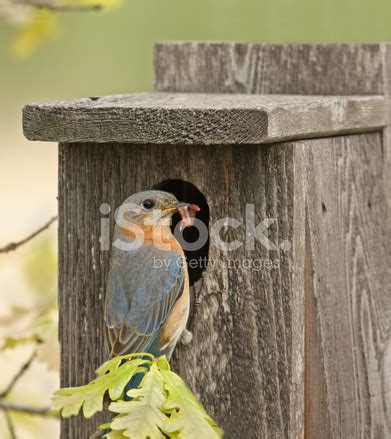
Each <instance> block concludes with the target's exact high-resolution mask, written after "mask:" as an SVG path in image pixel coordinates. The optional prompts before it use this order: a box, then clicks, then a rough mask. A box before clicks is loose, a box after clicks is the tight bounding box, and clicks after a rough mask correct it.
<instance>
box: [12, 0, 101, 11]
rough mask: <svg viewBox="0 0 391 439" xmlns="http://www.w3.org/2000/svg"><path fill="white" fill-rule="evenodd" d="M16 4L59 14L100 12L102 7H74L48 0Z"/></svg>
mask: <svg viewBox="0 0 391 439" xmlns="http://www.w3.org/2000/svg"><path fill="white" fill-rule="evenodd" d="M18 3H20V4H22V5H27V6H33V7H34V8H37V9H50V10H51V11H59V12H84V11H100V10H101V9H103V6H102V5H100V4H92V5H88V4H87V5H83V4H81V5H74V4H65V3H59V2H56V1H50V0H18Z"/></svg>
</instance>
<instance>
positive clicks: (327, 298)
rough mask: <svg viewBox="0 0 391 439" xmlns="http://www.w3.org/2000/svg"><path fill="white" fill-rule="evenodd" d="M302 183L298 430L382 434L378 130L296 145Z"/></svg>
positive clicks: (383, 296) (384, 341)
mask: <svg viewBox="0 0 391 439" xmlns="http://www.w3.org/2000/svg"><path fill="white" fill-rule="evenodd" d="M295 148H296V152H297V160H299V161H300V162H301V163H303V162H304V163H305V165H304V169H305V174H304V175H305V177H304V179H305V192H306V204H305V205H306V219H305V224H306V245H305V247H306V251H305V269H306V288H305V290H306V311H305V315H306V349H305V358H306V373H305V378H306V380H305V388H306V393H305V395H306V399H305V407H306V410H305V431H306V437H308V438H316V439H323V438H324V439H329V438H357V439H358V438H379V439H380V438H388V437H391V377H390V373H389V371H390V370H391V355H390V353H391V294H390V287H391V258H390V256H391V255H390V252H389V248H390V244H391V242H390V236H389V234H388V233H387V224H386V221H385V218H386V215H387V208H386V203H385V199H386V196H385V190H384V185H383V176H384V170H383V155H382V137H381V134H380V133H379V134H368V135H360V136H349V137H337V138H333V139H328V140H326V139H325V140H319V141H306V142H300V143H297V144H296V147H295Z"/></svg>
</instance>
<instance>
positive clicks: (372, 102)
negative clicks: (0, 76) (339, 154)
mask: <svg viewBox="0 0 391 439" xmlns="http://www.w3.org/2000/svg"><path fill="white" fill-rule="evenodd" d="M388 123H389V117H388V105H387V101H386V100H385V99H384V98H383V97H380V96H361V97H360V96H349V97H346V96H345V97H337V96H332V97H325V96H320V97H316V96H262V95H249V96H248V95H246V96H244V95H229V94H221V95H217V94H209V95H208V94H166V93H154V94H151V93H142V94H133V95H120V96H109V97H101V98H99V99H97V98H94V100H91V99H88V98H87V99H80V100H76V101H68V102H57V103H52V104H36V105H28V106H26V107H25V108H24V112H23V126H24V133H25V135H26V137H27V138H28V139H30V140H49V141H61V142H65V141H66V142H88V141H93V142H113V141H118V142H131V143H159V144H160V143H164V144H181V143H182V144H189V145H197V144H205V145H209V144H257V143H270V142H276V141H281V140H283V139H295V138H307V137H319V136H325V135H336V134H341V133H352V132H360V131H369V130H373V129H378V128H381V127H384V126H386V125H387V124H388Z"/></svg>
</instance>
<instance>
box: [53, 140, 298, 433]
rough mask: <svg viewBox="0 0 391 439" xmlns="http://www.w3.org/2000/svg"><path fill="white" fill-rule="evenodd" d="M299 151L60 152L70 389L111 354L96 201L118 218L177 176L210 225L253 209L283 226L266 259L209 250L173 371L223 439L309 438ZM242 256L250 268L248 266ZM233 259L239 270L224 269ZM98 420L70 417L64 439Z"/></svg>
mask: <svg viewBox="0 0 391 439" xmlns="http://www.w3.org/2000/svg"><path fill="white" fill-rule="evenodd" d="M293 154H294V145H293V144H290V145H288V146H282V147H279V148H275V147H272V146H266V145H265V146H258V145H257V146H248V147H247V148H237V147H236V146H217V147H216V148H213V149H211V148H209V147H207V146H199V147H197V148H187V147H184V146H171V147H170V148H169V149H168V148H167V146H165V145H146V146H145V147H143V148H140V147H139V146H137V145H129V144H123V145H119V144H104V145H103V144H62V145H61V147H60V196H59V207H60V232H59V233H60V235H59V236H60V281H59V290H60V293H59V294H60V300H59V302H60V309H61V312H60V329H61V330H60V340H61V359H62V362H61V377H62V379H61V383H62V385H63V386H69V385H78V384H81V383H84V382H86V381H87V380H89V379H91V378H92V377H93V371H94V369H95V368H96V367H97V366H98V365H99V364H100V363H101V362H102V361H103V360H104V358H105V347H104V343H103V339H104V332H103V301H104V292H105V277H106V273H107V267H108V252H107V251H106V252H105V251H100V244H99V236H100V221H101V214H100V213H99V206H100V204H101V203H103V202H105V203H109V204H110V205H111V206H112V210H111V214H112V213H113V211H114V210H115V208H116V207H118V206H119V204H120V203H121V202H122V201H123V199H125V198H126V197H127V196H128V195H130V194H132V193H134V192H137V191H140V190H144V189H147V188H151V187H153V186H154V185H155V184H156V183H159V182H161V181H162V180H166V179H182V180H186V181H190V182H192V183H193V184H195V185H196V186H197V187H198V188H199V189H200V190H201V191H202V193H203V194H204V195H205V196H206V199H207V201H208V203H209V208H210V219H211V223H212V224H213V223H215V222H216V221H217V220H218V219H220V218H223V217H231V218H237V219H238V220H239V221H244V220H245V210H246V204H247V203H251V204H254V205H255V224H258V223H259V222H261V221H262V220H263V219H264V218H265V217H273V218H278V222H277V224H273V225H272V226H271V227H270V233H269V234H268V236H269V239H270V240H271V241H272V242H273V243H275V244H276V246H277V250H270V251H268V250H266V249H265V248H264V247H263V246H262V245H261V244H260V243H259V242H257V244H256V246H255V249H254V250H252V251H246V249H245V247H244V245H242V246H241V247H240V248H239V249H237V250H235V251H234V252H227V251H223V250H220V249H219V248H218V247H216V246H213V245H211V247H210V252H209V269H208V270H207V271H206V272H205V276H204V282H203V287H202V293H203V296H204V299H203V301H202V303H201V305H200V307H199V308H198V311H197V314H196V316H195V322H194V328H193V331H194V332H193V333H194V339H193V341H192V343H191V345H189V346H187V347H181V348H179V351H178V354H177V355H176V357H175V358H176V360H175V362H174V364H175V369H176V370H177V371H178V372H179V373H180V374H181V375H182V376H183V378H184V379H185V380H186V381H187V383H188V384H189V385H190V387H191V388H192V389H193V390H194V391H195V392H196V393H197V394H198V395H199V397H200V399H201V401H202V402H203V403H204V404H205V406H206V408H207V410H208V411H209V412H210V413H211V415H213V416H214V417H215V418H216V419H217V421H218V422H219V423H220V424H221V425H222V426H223V427H224V429H225V431H226V436H225V437H227V438H228V439H230V438H238V437H248V438H251V437H254V438H255V437H275V438H283V437H292V438H295V437H302V435H303V428H304V418H303V413H304V400H303V392H304V387H303V386H304V380H303V367H304V357H303V355H304V350H303V346H304V313H303V308H304V294H303V292H304V285H303V281H304V279H303V275H302V274H301V272H302V266H303V261H304V259H303V258H304V252H303V251H302V243H303V242H304V209H303V187H304V186H303V173H302V172H301V171H300V172H299V170H298V171H296V172H295V171H294V168H293V167H292V162H293ZM151 163H153V166H151ZM297 166H301V165H300V164H298V165H297ZM254 178H256V182H255V181H254ZM296 180H297V181H296ZM188 201H191V200H188ZM111 218H112V217H111ZM111 225H113V224H111ZM222 235H223V239H224V240H228V241H229V240H231V239H233V238H235V239H239V240H240V241H242V242H243V241H244V240H245V236H246V233H245V228H244V225H243V226H242V227H241V228H239V229H237V230H234V229H230V231H229V232H228V234H225V233H222ZM286 240H289V241H291V242H292V244H293V250H292V251H290V250H289V249H288V250H287V251H283V250H282V249H281V244H282V243H283V242H285V241H286ZM243 260H245V261H250V262H249V263H246V264H243ZM254 261H255V262H254ZM265 261H271V262H265ZM232 263H233V264H236V263H240V264H241V267H238V268H237V269H235V268H229V267H230V266H231V265H230V264H232ZM270 264H271V266H270ZM292 273H294V275H293V274H292ZM103 420H104V416H103V418H102V417H100V418H98V419H95V418H94V419H93V420H88V421H86V420H84V419H83V418H82V417H78V418H72V419H69V420H66V421H63V423H62V437H63V438H64V439H65V438H66V439H79V438H84V437H88V434H89V433H91V431H93V430H94V428H95V427H96V425H97V423H98V422H100V421H103Z"/></svg>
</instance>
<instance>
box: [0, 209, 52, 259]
mask: <svg viewBox="0 0 391 439" xmlns="http://www.w3.org/2000/svg"><path fill="white" fill-rule="evenodd" d="M56 220H57V216H54V217H53V218H51V219H50V220H49V221H48V222H47V223H46V224H44V225H43V226H42V227H40V228H39V229H38V230H36V231H35V232H33V233H32V234H31V235H29V236H27V238H24V239H22V240H21V241H19V242H10V243H9V244H7V245H6V246H5V247H2V248H0V253H8V252H10V251H14V250H16V249H17V248H18V247H20V246H22V245H23V244H26V242H29V241H30V240H32V239H33V238H35V237H36V236H37V235H39V234H40V233H42V232H43V231H44V230H46V229H48V228H49V227H50V226H51V225H52V224H53V223H54V221H56Z"/></svg>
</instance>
